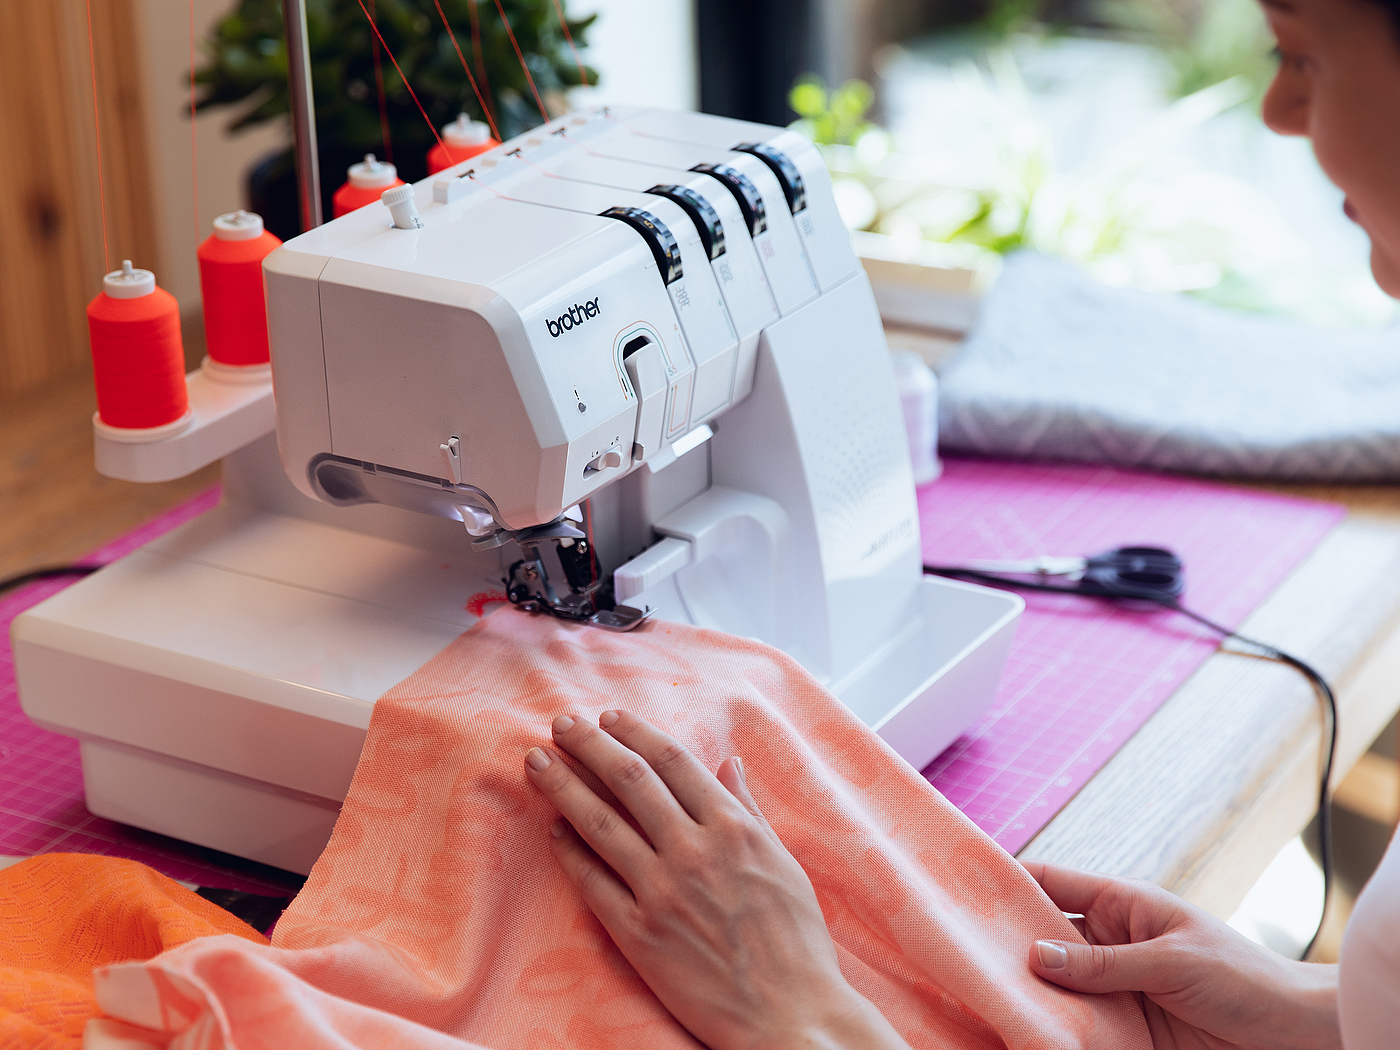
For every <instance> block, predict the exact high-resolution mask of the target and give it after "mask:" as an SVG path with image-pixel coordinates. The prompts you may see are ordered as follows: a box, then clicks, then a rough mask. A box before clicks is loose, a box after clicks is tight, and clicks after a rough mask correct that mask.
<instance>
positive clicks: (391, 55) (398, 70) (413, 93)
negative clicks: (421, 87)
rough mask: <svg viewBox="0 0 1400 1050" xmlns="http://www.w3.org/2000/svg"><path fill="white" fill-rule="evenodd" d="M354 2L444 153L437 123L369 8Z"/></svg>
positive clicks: (444, 148) (359, 2) (359, 0)
mask: <svg viewBox="0 0 1400 1050" xmlns="http://www.w3.org/2000/svg"><path fill="white" fill-rule="evenodd" d="M356 3H358V4H359V5H360V10H361V11H363V12H364V13H365V19H366V20H367V21H368V22H369V27H370V28H371V29H373V30H374V35H375V36H377V37H378V38H379V43H380V44H381V45H382V46H383V48H384V53H385V54H386V55H388V56H389V61H390V62H392V63H394V71H395V72H396V73H398V75H399V79H400V80H402V81H403V86H404V87H406V88H408V95H409V97H410V98H411V99H413V104H414V105H415V106H417V107H418V112H419V113H422V114H423V119H424V120H425V121H427V124H428V130H429V131H431V132H432V133H433V138H435V139H437V142H438V145H439V146H441V147H442V149H443V152H444V153H446V152H447V145H446V143H444V142H443V141H442V136H441V135H439V134H438V129H437V125H436V124H434V123H433V122H432V119H431V118H430V117H429V116H428V111H427V110H426V109H424V108H423V103H421V102H419V101H418V93H417V92H416V91H414V90H413V85H412V84H410V83H409V82H408V77H406V76H404V75H403V70H402V69H401V68H399V60H398V59H397V58H395V57H394V52H393V51H392V50H390V48H389V45H388V44H387V43H385V41H384V34H383V33H381V32H380V31H379V27H378V26H377V25H375V24H374V19H373V18H371V17H370V13H369V9H368V8H366V7H365V0H356ZM449 156H450V154H449Z"/></svg>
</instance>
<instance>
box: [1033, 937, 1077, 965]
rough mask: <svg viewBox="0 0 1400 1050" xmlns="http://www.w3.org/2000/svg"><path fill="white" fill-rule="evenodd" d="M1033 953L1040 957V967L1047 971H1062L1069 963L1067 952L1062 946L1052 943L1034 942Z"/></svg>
mask: <svg viewBox="0 0 1400 1050" xmlns="http://www.w3.org/2000/svg"><path fill="white" fill-rule="evenodd" d="M1035 952H1036V954H1037V955H1039V956H1040V965H1041V966H1043V967H1045V968H1046V969H1047V970H1063V969H1064V968H1065V963H1067V962H1069V952H1067V951H1065V946H1064V945H1063V944H1056V943H1055V942H1054V941H1036V942H1035Z"/></svg>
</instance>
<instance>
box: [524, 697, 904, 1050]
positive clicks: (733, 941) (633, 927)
mask: <svg viewBox="0 0 1400 1050" xmlns="http://www.w3.org/2000/svg"><path fill="white" fill-rule="evenodd" d="M598 722H599V724H598V726H593V725H590V724H589V723H588V722H586V721H584V720H582V719H574V718H571V717H569V716H567V715H562V716H560V717H559V718H557V719H555V721H554V727H553V728H554V740H555V742H556V744H558V746H559V747H561V748H563V749H564V750H566V751H567V752H568V753H569V754H571V755H573V756H574V757H575V758H577V759H578V760H579V761H580V762H582V763H583V764H584V765H585V766H587V767H588V768H589V769H590V770H592V771H593V772H594V773H595V774H597V776H598V778H599V779H600V780H602V782H603V783H604V784H606V785H607V786H608V788H609V789H610V790H611V791H612V793H613V794H614V795H615V796H616V797H617V799H618V801H619V802H620V803H621V804H622V805H623V806H625V807H626V808H627V810H628V812H629V813H630V814H631V815H632V816H633V818H635V820H636V822H637V824H638V826H639V827H641V829H642V830H643V831H644V832H645V833H646V838H643V837H642V836H641V835H639V834H638V833H637V832H636V831H635V830H634V829H633V828H632V826H631V825H629V824H628V823H627V822H626V821H625V820H623V819H622V817H620V816H619V815H618V813H617V812H616V811H614V810H613V809H612V807H611V806H609V805H607V804H606V803H605V802H603V801H602V800H601V799H600V798H598V796H597V795H595V794H594V793H593V791H592V790H590V789H589V787H588V786H587V785H586V784H585V783H584V782H583V781H582V780H580V779H579V778H578V777H577V776H575V775H574V773H573V771H572V770H571V769H570V768H569V767H568V766H567V765H566V764H565V763H564V762H562V761H559V760H558V759H557V758H556V757H555V756H553V755H551V754H550V753H549V752H548V751H546V750H543V749H541V748H533V749H531V750H530V752H529V753H528V754H527V755H526V756H525V769H526V772H527V774H528V775H529V777H530V780H531V781H532V782H533V783H534V784H535V786H536V787H538V788H539V789H540V790H541V791H542V792H544V794H545V796H546V797H548V798H549V800H550V801H551V802H553V803H554V805H555V806H556V807H557V808H558V809H559V812H560V813H562V814H563V815H564V820H560V821H556V822H555V824H554V827H553V829H552V832H553V835H554V855H555V857H557V858H558V860H559V863H560V865H561V866H562V867H563V869H564V871H565V873H566V874H567V875H568V877H569V879H570V880H571V881H572V882H573V883H574V885H575V886H577V887H578V890H579V893H580V894H582V896H583V899H584V900H585V901H586V902H587V903H588V906H589V907H590V908H592V909H593V913H594V914H595V915H597V916H598V920H599V921H600V922H601V923H602V924H603V926H604V927H605V928H606V929H607V931H608V933H609V934H611V935H612V938H613V940H614V941H615V942H617V946H618V948H619V949H621V951H622V954H623V955H625V956H626V957H627V959H628V961H629V962H631V963H632V965H633V966H634V967H635V968H636V970H637V972H638V973H639V974H640V975H641V976H642V979H643V980H644V981H646V983H647V985H648V986H650V988H651V990H652V991H653V992H655V993H656V997H657V998H658V999H660V1000H661V1002H662V1004H663V1005H665V1007H666V1009H668V1010H669V1011H671V1014H672V1015H673V1016H674V1017H675V1018H676V1020H678V1021H679V1022H680V1023H681V1024H683V1025H684V1026H685V1027H686V1028H687V1029H688V1030H689V1031H690V1033H691V1034H692V1035H694V1036H695V1037H696V1038H697V1039H699V1040H700V1041H701V1042H703V1043H705V1044H706V1045H707V1046H710V1047H713V1048H714V1050H759V1048H765V1050H767V1048H774V1050H780V1048H781V1050H787V1048H789V1047H810V1048H813V1050H816V1048H819V1047H821V1048H827V1047H830V1048H837V1047H853V1048H854V1047H860V1048H862V1050H866V1048H868V1050H878V1048H884V1047H890V1048H900V1050H907V1046H906V1044H905V1043H904V1041H903V1040H902V1039H901V1038H900V1037H899V1035H898V1034H897V1033H896V1032H895V1031H894V1029H893V1028H891V1027H890V1025H889V1023H888V1022H887V1021H886V1020H885V1019H884V1017H882V1016H881V1015H880V1013H879V1012H878V1011H877V1010H876V1009H875V1008H874V1007H873V1006H871V1004H870V1003H869V1002H868V1001H867V1000H866V999H864V998H863V997H862V996H860V995H859V994H858V993H857V992H856V991H855V990H854V989H853V988H851V986H850V985H849V984H847V983H846V980H845V979H844V978H843V977H842V976H841V971H840V968H839V967H838V965H837V961H836V949H835V946H834V945H833V944H832V941H831V935H830V934H829V933H828V932H827V928H826V922H825V921H824V920H823V918H822V913H821V908H820V907H819V906H818V904H817V897H816V894H815V893H814V892H813V890H812V884H811V882H809V881H808V879H807V876H806V874H805V873H804V872H803V870H802V868H801V867H800V866H799V865H798V863H797V861H795V860H794V859H793V858H792V855H791V854H790V853H788V851H787V850H786V849H785V848H784V847H783V844H782V843H781V842H780V841H779V840H778V836H777V835H776V834H774V832H773V829H772V828H771V827H769V826H768V822H767V821H766V820H764V819H763V814H762V813H760V812H759V809H758V806H757V805H756V804H755V803H754V800H753V798H752V797H751V796H750V795H749V791H748V788H747V786H746V785H745V783H744V774H743V770H742V767H741V765H740V763H739V760H738V759H737V758H731V759H728V760H726V761H725V762H724V763H723V764H722V765H721V766H720V768H719V775H718V777H716V776H715V775H714V774H712V773H710V771H709V770H708V769H706V768H705V767H704V766H702V765H701V764H700V762H699V760H698V759H696V757H695V756H694V755H692V754H691V753H690V752H689V751H687V750H686V749H685V748H683V747H681V746H680V745H679V744H678V743H676V741H674V740H673V739H671V738H670V737H669V736H667V735H666V734H665V733H663V732H661V731H660V730H659V729H657V728H655V727H654V726H652V725H650V724H649V723H647V722H644V721H643V720H642V719H640V718H637V717H636V716H635V715H629V714H626V713H623V712H619V711H608V712H605V713H604V714H603V715H602V717H601V718H599V720H598ZM648 839H649V840H650V841H648Z"/></svg>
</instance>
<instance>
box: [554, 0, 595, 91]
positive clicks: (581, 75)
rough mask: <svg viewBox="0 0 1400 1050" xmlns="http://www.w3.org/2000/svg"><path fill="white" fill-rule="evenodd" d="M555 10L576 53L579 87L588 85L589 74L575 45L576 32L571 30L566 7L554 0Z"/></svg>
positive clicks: (565, 35) (570, 45)
mask: <svg viewBox="0 0 1400 1050" xmlns="http://www.w3.org/2000/svg"><path fill="white" fill-rule="evenodd" d="M554 10H555V13H556V14H558V15H559V28H560V29H562V30H564V39H565V40H567V41H568V42H569V50H570V51H572V52H573V53H574V63H575V64H576V65H577V66H578V84H579V87H587V86H588V74H587V73H586V72H584V69H583V59H581V58H580V57H579V54H578V48H577V47H576V46H575V45H574V34H572V33H570V32H569V23H568V20H567V19H566V18H565V17H564V8H563V5H561V4H560V3H559V0H554Z"/></svg>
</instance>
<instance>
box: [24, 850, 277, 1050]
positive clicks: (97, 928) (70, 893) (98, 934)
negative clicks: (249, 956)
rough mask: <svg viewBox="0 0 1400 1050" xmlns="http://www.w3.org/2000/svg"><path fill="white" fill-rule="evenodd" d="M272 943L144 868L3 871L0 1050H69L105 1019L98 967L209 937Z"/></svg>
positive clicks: (74, 865)
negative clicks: (91, 1023)
mask: <svg viewBox="0 0 1400 1050" xmlns="http://www.w3.org/2000/svg"><path fill="white" fill-rule="evenodd" d="M218 933H232V934H235V935H237V936H239V937H242V938H245V939H246V940H249V941H253V942H254V943H256V944H266V943H267V938H266V937H264V936H263V935H262V934H260V933H258V931H257V930H255V929H253V928H252V927H251V926H249V925H247V924H246V923H245V922H243V921H242V920H241V919H237V918H235V917H234V916H232V915H230V914H229V913H228V912H226V911H224V910H223V909H222V908H220V907H218V906H217V905H214V904H211V903H209V902H208V901H207V900H205V899H204V898H203V897H200V896H198V895H197V894H195V893H193V892H191V891H190V890H187V889H185V887H183V886H181V885H180V884H179V883H178V882H175V881H174V880H172V879H168V878H166V877H165V876H164V875H161V874H160V873H159V872H156V871H152V870H151V869H150V868H148V867H146V866H145V865H144V864H138V863H137V862H136V861H132V860H121V859H119V858H116V857H94V856H87V855H84V854H77V853H48V854H44V855H43V856H39V857H31V858H30V859H28V860H25V861H21V862H20V863H19V864H15V865H12V866H11V867H8V868H5V869H4V870H3V871H0V1047H12V1046H13V1047H21V1046H22V1047H26V1048H31V1047H32V1048H36V1050H38V1048H43V1050H48V1048H50V1047H52V1048H55V1050H57V1048H63V1050H71V1048H76V1047H78V1046H80V1045H81V1041H82V1034H83V1025H84V1024H85V1023H86V1022H87V1020H88V1018H90V1017H96V1016H98V1015H99V1013H100V1011H99V1010H98V1008H97V1000H96V999H95V998H94V996H93V984H92V971H93V968H94V967H97V966H105V965H106V964H108V963H113V962H120V961H122V960H127V959H151V958H154V957H155V956H157V955H159V954H160V953H161V952H163V951H166V950H167V949H169V948H174V947H176V946H177V945H181V944H184V943H186V942H187V941H192V940H194V939H195V938H196V937H204V936H208V935H210V934H218Z"/></svg>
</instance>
